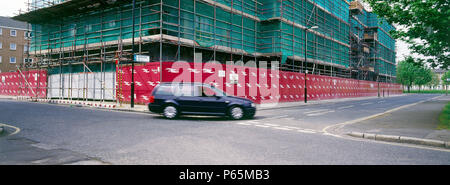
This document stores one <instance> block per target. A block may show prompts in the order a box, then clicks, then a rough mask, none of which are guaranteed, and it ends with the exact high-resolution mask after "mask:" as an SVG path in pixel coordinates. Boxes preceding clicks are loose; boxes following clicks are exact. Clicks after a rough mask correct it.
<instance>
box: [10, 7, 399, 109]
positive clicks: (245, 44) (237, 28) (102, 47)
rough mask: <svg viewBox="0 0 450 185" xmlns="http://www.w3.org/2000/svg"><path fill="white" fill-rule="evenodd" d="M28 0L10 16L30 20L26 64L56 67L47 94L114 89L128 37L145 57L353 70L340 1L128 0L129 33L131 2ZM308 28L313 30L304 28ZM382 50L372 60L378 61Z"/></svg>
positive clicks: (323, 71)
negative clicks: (29, 56) (23, 9)
mask: <svg viewBox="0 0 450 185" xmlns="http://www.w3.org/2000/svg"><path fill="white" fill-rule="evenodd" d="M28 6H29V11H28V12H26V13H23V14H21V15H19V16H17V17H15V19H17V20H21V21H27V22H29V23H31V24H32V28H33V29H32V30H33V33H32V35H33V38H32V40H31V49H30V52H31V53H32V55H33V56H34V57H36V58H37V60H36V61H34V62H33V63H31V64H29V65H28V66H27V67H28V68H46V69H47V70H48V72H49V75H52V76H53V77H56V75H59V77H60V79H59V80H56V79H55V80H54V81H55V82H54V83H55V85H54V86H50V87H49V88H50V89H49V91H51V92H54V93H50V94H55V93H56V92H57V91H58V92H57V93H56V94H57V95H55V97H54V98H56V97H57V98H78V99H80V98H81V99H86V100H87V99H99V98H100V99H101V100H102V101H106V100H110V99H109V98H108V97H114V96H117V95H118V94H120V92H118V91H117V89H120V88H121V87H120V88H119V87H117V86H116V85H113V86H112V87H111V85H109V86H108V87H107V85H106V83H113V84H115V83H116V81H115V79H116V77H115V76H109V77H107V76H106V74H107V73H110V72H114V71H116V70H117V63H118V64H120V65H127V64H129V63H130V61H131V58H132V56H131V50H132V46H131V45H132V38H135V40H136V42H135V44H136V54H143V55H149V56H151V62H160V63H161V62H166V61H179V60H182V61H188V62H194V61H198V60H199V59H198V58H197V59H196V58H195V55H194V54H195V53H202V58H201V59H200V60H201V61H202V62H208V61H219V62H221V63H225V62H226V61H244V62H247V61H256V62H259V61H268V62H270V61H281V64H282V65H281V68H280V69H281V70H285V71H295V72H302V73H305V72H306V71H308V72H309V73H312V74H319V75H329V76H337V77H346V78H349V77H351V73H350V72H351V70H350V69H351V67H352V64H353V63H352V60H353V59H351V57H350V55H349V53H351V47H352V45H351V44H350V43H351V38H350V37H349V35H350V32H351V29H352V28H351V25H352V23H351V16H350V11H349V9H350V8H349V7H350V3H349V2H347V1H346V0H295V1H294V0H145V1H144V0H136V7H135V13H136V16H135V17H134V19H135V22H136V24H135V26H137V30H136V32H135V34H133V32H132V26H133V25H132V22H133V18H132V5H131V1H115V0H95V1H91V0H33V1H32V2H31V3H28ZM364 22H365V21H364ZM312 26H318V29H315V30H308V31H306V28H310V27H312ZM380 29H382V28H380ZM363 30H364V29H363ZM305 34H306V35H305ZM363 35H364V34H362V35H359V36H358V37H359V39H360V40H361V39H363ZM305 36H307V41H306V42H307V43H306V44H307V48H305V47H304V45H305V40H304V38H305ZM388 43H389V41H387V42H386V43H384V44H383V45H377V47H381V46H388V47H390V46H391V45H389V44H388ZM364 49H365V48H363V50H364ZM305 50H306V54H307V58H306V60H305V57H304V55H305ZM380 56H381V55H380ZM380 56H375V57H374V60H385V58H382V57H380ZM394 56H395V54H394ZM383 57H388V56H383ZM365 58H367V57H365ZM387 61H390V60H387ZM361 65H362V66H364V65H366V64H361ZM268 67H271V66H270V65H269V66H268ZM77 73H78V77H74V76H73V74H77ZM93 73H96V74H95V75H92V76H90V74H93ZM97 73H98V74H97ZM81 74H82V75H81ZM74 78H78V79H74ZM108 78H113V79H108ZM90 79H92V80H90ZM74 80H78V81H80V80H84V81H85V82H84V83H81V84H78V85H75V83H74ZM91 81H94V82H91ZM56 83H59V85H57V84H56ZM98 84H100V86H98ZM92 86H93V87H94V90H92V91H90V89H91V87H92ZM55 88H56V89H57V90H55ZM74 92H77V95H75V94H74ZM80 93H81V94H82V95H80ZM107 93H110V94H111V96H108V95H106V94H107ZM89 94H93V95H90V96H89ZM97 94H101V95H100V96H97Z"/></svg>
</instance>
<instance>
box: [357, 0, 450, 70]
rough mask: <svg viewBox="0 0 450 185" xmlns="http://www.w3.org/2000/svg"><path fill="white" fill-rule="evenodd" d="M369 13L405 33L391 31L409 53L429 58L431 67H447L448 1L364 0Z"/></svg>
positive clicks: (449, 59)
mask: <svg viewBox="0 0 450 185" xmlns="http://www.w3.org/2000/svg"><path fill="white" fill-rule="evenodd" d="M365 1H366V2H367V3H369V4H370V6H371V7H372V9H373V11H374V12H375V13H376V14H378V15H379V16H380V17H383V18H385V19H386V20H387V22H388V23H390V24H396V25H400V26H402V27H405V28H406V29H402V30H393V31H391V34H392V35H393V37H394V38H396V39H402V40H404V41H406V42H407V43H409V44H411V47H410V49H412V50H413V52H415V53H418V54H422V55H424V56H431V57H432V58H433V59H428V60H427V62H428V63H430V64H431V67H433V68H435V67H438V66H440V67H441V68H442V69H447V68H448V67H449V66H450V56H449V53H450V48H449V46H450V29H449V25H450V5H449V1H448V0H426V1H423V0H381V1H380V0H365Z"/></svg>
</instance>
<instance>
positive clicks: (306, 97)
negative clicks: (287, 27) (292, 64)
mask: <svg viewBox="0 0 450 185" xmlns="http://www.w3.org/2000/svg"><path fill="white" fill-rule="evenodd" d="M317 28H319V26H313V27H311V28H308V27H306V28H305V29H304V30H305V61H304V62H303V64H304V66H303V70H305V64H306V61H307V56H306V47H307V43H308V37H307V36H308V30H312V29H317ZM304 72H305V103H308V85H307V84H306V74H307V73H308V70H305V71H304Z"/></svg>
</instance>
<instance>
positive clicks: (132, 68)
mask: <svg viewBox="0 0 450 185" xmlns="http://www.w3.org/2000/svg"><path fill="white" fill-rule="evenodd" d="M135 7H136V0H133V10H132V18H131V19H133V33H132V34H133V36H132V39H131V40H132V41H131V42H132V46H131V47H132V49H131V50H132V51H131V57H132V60H131V108H134V32H135V26H134V24H135V18H134V16H135V12H134V9H135Z"/></svg>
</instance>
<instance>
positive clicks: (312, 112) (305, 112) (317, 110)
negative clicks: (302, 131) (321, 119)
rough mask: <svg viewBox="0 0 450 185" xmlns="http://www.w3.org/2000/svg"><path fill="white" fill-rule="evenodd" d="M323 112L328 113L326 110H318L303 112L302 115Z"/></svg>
mask: <svg viewBox="0 0 450 185" xmlns="http://www.w3.org/2000/svg"><path fill="white" fill-rule="evenodd" d="M323 111H328V109H319V110H315V111H309V112H303V113H304V114H311V113H316V112H323Z"/></svg>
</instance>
